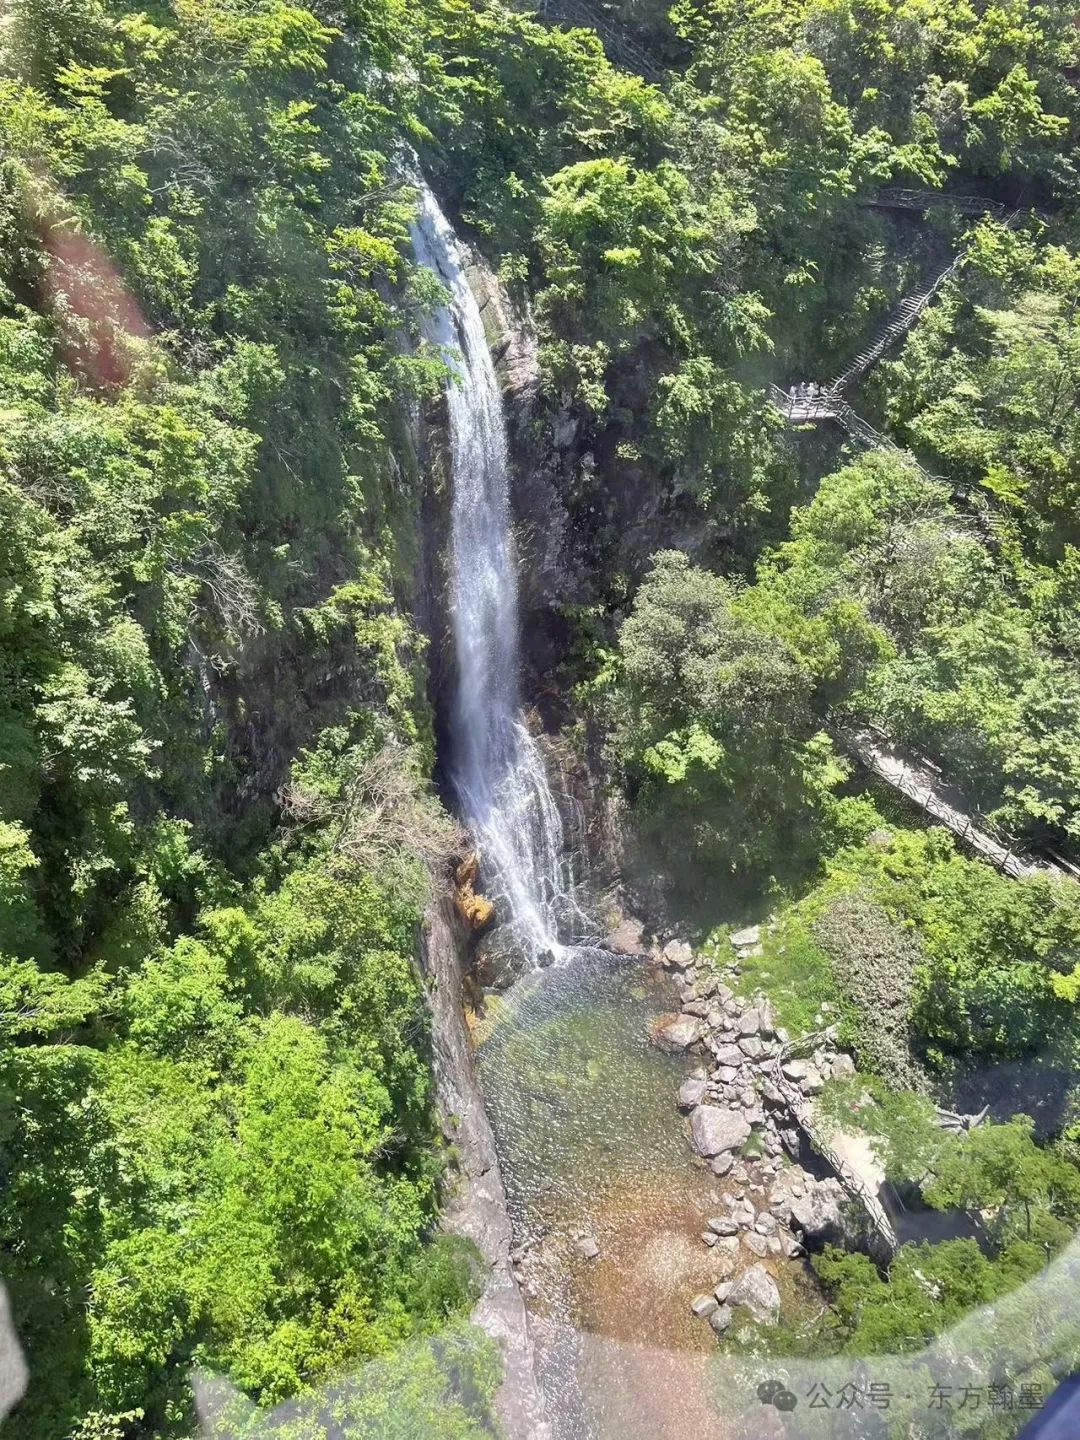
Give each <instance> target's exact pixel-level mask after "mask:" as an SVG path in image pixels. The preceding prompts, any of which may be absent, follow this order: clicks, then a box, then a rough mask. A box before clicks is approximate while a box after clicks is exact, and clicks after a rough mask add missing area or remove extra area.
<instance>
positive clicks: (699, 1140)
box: [690, 1105, 750, 1160]
mask: <svg viewBox="0 0 1080 1440" xmlns="http://www.w3.org/2000/svg"><path fill="white" fill-rule="evenodd" d="M690 1137H691V1139H692V1141H693V1145H694V1149H695V1150H696V1151H697V1153H698V1154H699V1155H703V1156H704V1157H705V1159H706V1160H709V1159H711V1158H712V1157H713V1156H714V1155H719V1154H721V1152H722V1151H725V1150H737V1149H738V1148H739V1146H740V1145H744V1144H745V1143H746V1141H747V1140H748V1139H749V1138H750V1126H749V1125H748V1124H747V1123H746V1121H745V1120H744V1119H743V1117H742V1116H741V1115H739V1114H736V1112H735V1111H733V1110H722V1109H721V1108H720V1107H719V1106H718V1105H699V1106H698V1107H697V1108H696V1109H695V1110H694V1112H693V1114H692V1115H691V1117H690Z"/></svg>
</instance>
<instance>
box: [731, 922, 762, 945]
mask: <svg viewBox="0 0 1080 1440" xmlns="http://www.w3.org/2000/svg"><path fill="white" fill-rule="evenodd" d="M760 939H761V926H760V925H747V926H746V927H745V928H744V929H742V930H735V931H733V932H732V935H731V943H732V945H733V946H734V948H735V949H736V950H748V949H749V948H750V946H751V945H756V944H757V943H758V941H759V940H760Z"/></svg>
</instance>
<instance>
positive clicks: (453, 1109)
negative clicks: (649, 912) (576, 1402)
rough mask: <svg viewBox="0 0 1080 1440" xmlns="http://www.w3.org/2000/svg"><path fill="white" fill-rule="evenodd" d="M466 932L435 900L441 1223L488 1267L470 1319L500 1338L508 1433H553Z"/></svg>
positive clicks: (536, 1438) (528, 1439) (428, 938)
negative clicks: (479, 1047)
mask: <svg viewBox="0 0 1080 1440" xmlns="http://www.w3.org/2000/svg"><path fill="white" fill-rule="evenodd" d="M467 945H468V938H467V936H466V934H465V932H464V930H463V929H462V927H461V926H460V925H459V924H458V923H456V920H455V916H454V913H453V909H452V907H451V905H450V904H449V902H446V903H444V904H442V905H438V906H435V907H434V908H433V909H432V911H431V913H430V914H429V916H428V919H427V925H426V928H425V934H424V942H423V961H424V972H425V975H426V977H427V980H428V990H429V994H430V997H431V1012H432V1033H433V1037H434V1044H435V1078H436V1084H437V1087H438V1094H439V1104H440V1109H441V1111H442V1116H443V1125H444V1129H445V1131H446V1136H447V1139H448V1140H449V1142H450V1143H451V1144H452V1145H453V1146H454V1149H455V1152H456V1155H457V1166H456V1174H455V1177H454V1185H453V1190H452V1193H451V1194H450V1195H449V1197H448V1198H447V1201H446V1204H445V1205H444V1208H443V1225H444V1226H445V1228H446V1229H448V1230H449V1231H451V1232H452V1233H453V1234H456V1235H464V1236H466V1238H468V1239H469V1240H471V1241H472V1242H473V1243H474V1244H475V1245H476V1247H477V1249H478V1250H479V1251H480V1254H481V1255H482V1256H483V1259H484V1261H485V1264H486V1267H487V1273H486V1277H485V1282H484V1290H483V1293H482V1294H481V1296H480V1299H479V1301H478V1302H477V1305H476V1309H475V1310H474V1312H473V1321H474V1323H475V1324H477V1325H479V1326H481V1327H482V1328H483V1329H484V1330H485V1331H486V1332H487V1334H489V1335H490V1336H492V1338H493V1339H495V1340H496V1341H498V1343H499V1346H500V1348H501V1350H502V1355H503V1380H502V1384H501V1385H500V1387H499V1392H498V1395H497V1397H496V1403H497V1406H498V1410H499V1419H500V1421H501V1424H502V1427H503V1432H504V1434H505V1436H506V1440H550V1429H549V1427H548V1425H547V1423H546V1421H545V1420H544V1413H543V1399H542V1396H541V1394H540V1388H539V1385H538V1383H537V1379H536V1364H535V1357H534V1354H533V1345H532V1338H531V1336H530V1333H529V1320H528V1315H527V1313H526V1310H525V1303H524V1301H523V1300H522V1297H521V1291H520V1289H519V1287H518V1283H517V1280H516V1279H515V1277H514V1273H513V1269H512V1267H511V1263H510V1249H511V1230H510V1217H509V1215H508V1214H507V1209H506V1191H505V1190H504V1189H503V1182H502V1175H501V1173H500V1171H499V1161H498V1156H497V1155H496V1152H495V1137H494V1136H493V1134H492V1132H491V1124H490V1122H489V1120H488V1117H487V1112H486V1111H485V1109H484V1102H483V1099H482V1098H481V1095H480V1089H479V1085H478V1083H477V1078H476V1070H475V1066H474V1063H473V1054H472V1047H471V1043H470V1040H469V1036H468V1032H467V1029H466V1025H465V1015H464V1008H463V1004H464V1002H463V995H462V981H463V975H464V964H465V955H466V951H467Z"/></svg>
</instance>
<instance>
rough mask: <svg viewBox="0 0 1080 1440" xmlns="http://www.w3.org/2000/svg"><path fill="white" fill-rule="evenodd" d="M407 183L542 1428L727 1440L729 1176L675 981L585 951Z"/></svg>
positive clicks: (465, 312)
mask: <svg viewBox="0 0 1080 1440" xmlns="http://www.w3.org/2000/svg"><path fill="white" fill-rule="evenodd" d="M419 183H420V192H421V193H420V207H419V213H418V216H417V219H416V222H415V224H414V227H413V246H414V249H415V253H416V255H417V258H418V259H419V260H420V261H421V263H423V264H425V265H426V266H428V267H429V268H430V269H431V270H432V271H433V272H434V273H435V274H436V275H437V276H438V277H439V279H440V280H441V281H442V283H443V285H444V287H445V290H446V295H447V299H446V302H445V304H444V305H442V306H441V307H439V308H437V309H436V310H435V311H434V312H432V313H431V314H430V315H428V316H427V317H426V319H425V321H424V333H425V336H426V338H427V340H428V341H429V343H430V344H432V345H433V346H435V347H437V349H438V350H439V351H440V352H441V353H442V354H443V355H444V356H445V357H446V359H447V362H448V365H449V367H450V369H451V372H452V373H451V378H450V380H449V383H448V385H447V389H446V400H447V418H448V430H449V441H450V458H451V471H452V481H453V494H452V508H451V535H450V552H449V559H450V566H449V569H450V592H451V593H450V597H449V598H450V606H451V631H452V634H453V639H454V661H455V668H456V685H455V691H454V695H453V701H452V706H451V707H450V711H451V713H450V722H451V723H450V725H449V727H448V728H449V730H450V743H449V754H448V755H447V756H445V757H444V759H445V762H446V769H447V773H448V774H449V776H450V779H451V783H452V786H453V790H454V794H455V798H456V802H457V808H458V811H459V813H460V815H461V818H462V820H463V821H464V823H465V824H466V826H467V827H468V829H469V832H470V834H471V836H472V839H473V842H474V844H475V846H476V849H477V853H478V857H479V867H480V881H481V888H482V890H483V892H484V893H485V894H486V895H487V896H489V897H490V898H491V899H493V900H494V902H495V906H496V912H497V914H498V916H499V921H500V932H501V934H500V943H506V942H507V941H509V943H510V944H511V946H512V948H513V949H514V950H515V951H516V953H517V954H518V955H519V956H520V957H521V958H522V960H523V969H524V973H523V974H522V975H521V977H520V978H519V979H518V980H517V981H516V983H515V984H514V985H513V986H512V988H511V989H510V990H509V991H507V992H506V993H504V994H500V995H494V996H491V997H489V999H488V1000H487V1003H486V1005H485V1007H484V1013H483V1014H482V1016H481V1017H480V1019H479V1023H478V1025H477V1027H476V1035H475V1038H476V1041H477V1050H478V1063H479V1071H480V1081H481V1087H482V1090H483V1096H484V1102H485V1107H486V1109H487V1111H488V1114H489V1117H490V1121H491V1126H492V1129H493V1131H494V1136H495V1143H496V1148H497V1151H498V1156H499V1162H500V1169H501V1171H502V1176H503V1183H504V1185H505V1188H506V1193H507V1201H508V1206H509V1211H510V1218H511V1222H512V1226H513V1238H514V1245H515V1247H516V1248H515V1252H514V1254H515V1258H516V1260H517V1262H518V1274H519V1277H520V1280H521V1284H522V1289H523V1293H524V1296H525V1299H526V1302H527V1305H528V1310H529V1316H530V1326H529V1328H530V1331H531V1335H532V1340H533V1345H534V1348H535V1352H536V1363H537V1366H538V1370H539V1380H540V1385H541V1389H542V1391H543V1396H544V1406H545V1411H546V1418H547V1422H548V1425H549V1427H550V1432H551V1434H552V1435H553V1436H554V1437H555V1440H639V1437H640V1440H646V1437H648V1440H666V1437H668V1436H670V1437H672V1440H674V1437H676V1436H677V1437H679V1440H688V1437H697V1436H705V1435H709V1436H719V1435H722V1434H723V1433H724V1426H723V1425H722V1424H719V1423H718V1416H717V1414H716V1413H715V1411H713V1410H712V1409H711V1408H710V1406H709V1404H708V1400H707V1396H708V1393H709V1389H710V1375H711V1369H712V1367H711V1366H710V1365H709V1363H708V1361H709V1357H710V1356H712V1355H715V1353H716V1348H717V1347H716V1340H715V1337H714V1335H713V1333H712V1331H711V1330H710V1328H709V1326H708V1324H706V1323H704V1321H703V1320H701V1319H696V1318H695V1317H694V1316H693V1315H692V1314H691V1311H690V1303H689V1302H690V1299H691V1297H693V1296H694V1295H696V1294H700V1293H702V1292H710V1291H712V1289H713V1288H714V1287H715V1286H716V1285H717V1284H718V1283H719V1282H720V1281H721V1280H725V1279H726V1278H728V1276H730V1274H731V1264H732V1262H731V1257H730V1252H728V1253H727V1260H726V1265H725V1252H724V1250H723V1249H722V1248H721V1247H720V1246H717V1247H716V1248H709V1246H706V1245H705V1244H703V1243H702V1231H703V1229H704V1228H705V1226H706V1222H707V1220H708V1218H709V1217H710V1216H711V1215H715V1214H716V1213H717V1209H718V1207H719V1206H720V1204H721V1201H722V1198H723V1195H722V1187H723V1185H724V1183H725V1182H723V1181H720V1180H718V1179H717V1178H716V1177H715V1176H714V1175H713V1174H712V1173H711V1171H709V1170H707V1169H705V1168H704V1167H703V1166H702V1165H700V1164H699V1165H697V1166H695V1165H693V1164H692V1163H691V1157H690V1151H689V1146H688V1144H687V1139H686V1136H685V1134H684V1131H683V1126H682V1124H681V1122H680V1120H679V1118H678V1116H677V1113H676V1111H675V1108H674V1101H675V1095H676V1091H677V1089H678V1086H679V1082H680V1080H681V1079H682V1078H683V1077H684V1076H685V1075H686V1074H687V1073H688V1071H689V1069H690V1068H691V1063H692V1062H690V1061H689V1060H688V1059H687V1058H686V1057H682V1058H679V1059H675V1058H672V1057H671V1056H669V1055H666V1054H664V1053H662V1052H661V1051H659V1050H657V1049H656V1048H654V1047H652V1046H651V1045H650V1044H649V1039H648V1037H649V1029H650V1023H651V1022H652V1021H653V1020H655V1018H656V1017H657V1016H658V1015H659V1014H661V1013H664V1012H669V1011H673V1010H677V1009H678V1008H679V999H678V996H677V995H676V993H675V988H674V985H673V983H672V982H671V980H670V979H669V978H668V976H667V975H666V973H665V972H664V971H663V969H662V968H660V967H659V966H657V965H656V964H654V963H653V962H652V961H650V960H649V959H648V958H646V957H643V956H641V957H631V958H620V957H616V956H614V955H612V954H609V953H608V952H606V951H603V950H600V949H597V948H595V947H593V946H590V945H589V944H586V943H583V937H584V936H586V935H587V934H588V933H589V931H590V929H591V928H592V927H590V925H589V922H588V919H587V917H586V916H585V915H584V914H583V913H582V911H581V910H580V908H579V906H578V904H577V902H576V899H575V891H574V888H573V876H572V874H571V866H570V863H569V856H568V848H569V847H568V845H567V843H566V839H565V836H564V830H563V824H562V819H561V816H560V811H559V807H558V805H557V804H556V802H555V800H554V798H553V795H552V792H551V789H550V786H549V783H548V777H547V774H546V772H545V768H544V764H543V760H542V757H541V754H540V751H539V748H538V746H537V745H536V743H535V741H534V739H533V738H532V736H531V735H530V733H529V730H528V728H527V727H526V725H525V723H524V720H523V718H522V711H521V702H520V694H519V671H520V661H519V645H518V639H519V637H518V628H519V615H518V586H517V559H516V555H515V549H514V544H513V533H512V528H511V523H510V503H509V459H508V446H507V436H506V424H505V415H504V412H503V402H502V396H501V393H500V390H499V386H498V382H497V379H496V374H495V369H494V365H493V363H492V359H491V355H490V352H489V349H488V344H487V340H486V338H485V335H484V329H483V323H482V319H481V315H480V311H479V308H478V305H477V302H476V299H475V297H474V295H473V293H472V291H471V289H470V287H469V284H468V281H467V278H466V273H465V271H466V265H465V261H464V258H463V255H462V253H461V250H460V247H459V245H458V242H457V239H456V237H455V235H454V232H453V230H452V229H451V227H450V225H449V223H448V222H447V220H446V218H445V216H444V215H443V214H442V211H441V210H440V209H439V206H438V203H437V201H436V200H435V197H434V196H433V195H432V193H431V191H430V190H429V189H428V188H427V186H426V185H424V184H423V183H422V182H419ZM762 1193H763V1192H762ZM713 1238H714V1239H715V1237H713Z"/></svg>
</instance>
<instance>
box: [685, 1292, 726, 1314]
mask: <svg viewBox="0 0 1080 1440" xmlns="http://www.w3.org/2000/svg"><path fill="white" fill-rule="evenodd" d="M719 1303H720V1302H719V1301H718V1300H717V1299H716V1297H715V1296H714V1295H695V1296H694V1298H693V1300H691V1301H690V1313H691V1315H696V1316H697V1318H698V1319H699V1320H707V1319H708V1318H709V1316H710V1315H711V1314H712V1313H713V1311H714V1310H715V1309H716V1307H717V1306H718V1305H719Z"/></svg>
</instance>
